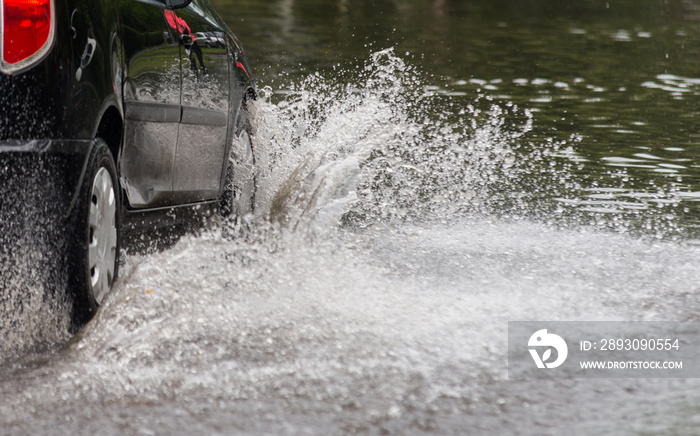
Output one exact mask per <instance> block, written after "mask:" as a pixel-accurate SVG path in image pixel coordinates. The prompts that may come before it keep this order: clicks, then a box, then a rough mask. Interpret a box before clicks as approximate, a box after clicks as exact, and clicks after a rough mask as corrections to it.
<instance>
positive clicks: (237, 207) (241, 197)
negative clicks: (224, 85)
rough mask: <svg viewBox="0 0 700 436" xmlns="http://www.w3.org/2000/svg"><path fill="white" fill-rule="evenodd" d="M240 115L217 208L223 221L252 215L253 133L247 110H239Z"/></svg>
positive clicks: (253, 177)
mask: <svg viewBox="0 0 700 436" xmlns="http://www.w3.org/2000/svg"><path fill="white" fill-rule="evenodd" d="M239 112H240V114H239V117H238V120H237V122H236V132H235V134H234V138H233V145H232V147H231V158H230V159H229V161H228V164H227V167H226V179H225V182H224V183H225V185H224V186H225V187H224V192H223V194H222V196H221V205H220V208H219V210H220V213H221V215H222V216H224V217H228V216H234V217H244V216H245V215H248V214H251V213H253V212H254V211H255V191H256V188H257V184H256V171H255V153H254V147H253V140H252V137H253V136H252V130H253V129H252V126H251V124H250V121H249V120H248V117H247V112H246V110H245V109H242V110H241V111H239Z"/></svg>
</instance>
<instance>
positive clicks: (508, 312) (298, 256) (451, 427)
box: [0, 0, 700, 435]
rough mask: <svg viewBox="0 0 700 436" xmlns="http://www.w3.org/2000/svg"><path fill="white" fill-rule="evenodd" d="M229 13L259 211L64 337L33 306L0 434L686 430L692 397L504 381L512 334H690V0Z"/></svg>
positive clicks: (11, 366) (447, 2) (313, 6)
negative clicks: (653, 330)
mask: <svg viewBox="0 0 700 436" xmlns="http://www.w3.org/2000/svg"><path fill="white" fill-rule="evenodd" d="M213 3H214V5H215V7H216V8H217V10H219V11H220V12H221V14H222V16H224V18H225V19H226V20H227V22H228V23H229V26H230V27H231V28H232V30H233V31H234V32H235V33H236V34H237V36H238V37H239V38H240V39H241V40H242V42H243V43H244V45H245V46H246V48H247V51H248V56H249V58H250V61H251V64H252V66H253V67H254V73H255V74H256V76H257V77H258V85H259V88H260V99H259V101H258V102H256V103H255V105H254V106H253V110H254V112H255V117H254V122H253V124H254V128H255V135H254V144H255V152H256V165H257V168H256V171H257V177H258V192H257V196H256V213H255V216H254V217H247V218H246V219H245V220H243V222H236V221H223V220H218V219H214V220H213V221H212V222H210V223H208V224H207V226H205V228H203V229H202V230H201V231H199V232H197V233H196V234H188V235H185V236H184V237H182V238H181V239H180V240H179V242H177V243H176V244H175V245H174V246H173V247H171V248H169V249H166V250H159V251H156V250H153V251H152V252H146V253H140V254H129V255H126V256H125V257H124V260H123V262H124V264H123V266H122V267H121V270H120V274H121V277H120V279H119V282H118V283H117V286H116V288H115V289H114V291H113V293H112V295H111V296H110V297H109V298H108V299H107V301H106V303H105V305H104V306H103V307H102V308H101V309H100V311H99V312H98V314H97V315H96V317H95V319H94V320H92V321H91V322H90V323H89V324H88V325H87V326H86V327H85V328H84V329H83V330H82V331H81V332H79V333H78V334H77V335H75V336H73V337H70V336H69V335H68V333H67V332H66V331H65V329H62V328H61V326H64V325H65V320H66V316H67V314H66V313H65V311H63V310H62V309H61V307H60V305H52V304H48V303H47V302H46V301H41V298H34V299H33V300H32V302H31V303H26V304H25V306H24V310H23V311H22V312H21V314H19V316H18V318H17V319H16V320H14V321H13V327H14V330H13V333H12V334H8V336H7V337H6V338H5V340H4V341H3V342H2V344H1V347H2V348H0V349H2V351H3V355H2V359H0V362H1V365H0V398H1V399H0V434H29V433H39V434H50V433H68V432H71V433H76V434H92V433H99V434H251V435H253V434H254V435H259V434H270V435H272V434H274V435H278V434H526V435H543V434H552V435H557V434H562V433H566V434H577V435H578V434H580V435H588V434H614V435H618V434H619V435H628V434H633V435H647V434H648V435H652V434H687V435H692V434H697V428H698V426H700V422H699V421H698V416H699V412H700V394H699V393H698V392H700V389H698V388H699V387H700V382H698V381H697V380H695V379H573V378H565V379H556V380H539V379H538V380H513V379H509V378H508V362H507V345H508V344H507V342H508V336H507V333H508V321H548V320H549V321H567V320H569V321H598V320H601V321H603V320H604V321H613V320H616V321H661V320H664V321H697V320H698V318H699V317H700V296H698V283H700V269H699V268H698V267H697V264H698V259H699V258H700V246H699V245H700V244H698V236H699V235H698V230H699V229H698V224H699V221H698V218H697V217H698V212H700V209H699V208H698V200H700V179H698V171H699V170H698V169H699V168H700V158H698V156H699V154H698V152H699V151H700V142H699V141H698V133H697V129H696V127H697V124H698V121H700V113H699V112H698V110H697V107H698V103H700V73H699V71H700V69H699V68H698V67H699V66H700V57H699V56H698V54H699V53H698V49H697V46H698V44H697V43H698V42H699V41H700V28H699V27H698V21H699V20H700V2H694V1H691V0H676V1H672V0H668V1H639V0H638V1H631V0H629V1H615V0H609V1H607V2H606V1H597V0H596V1H593V0H581V1H576V2H566V3H565V2H554V1H537V2H535V1H527V0H520V1H507V0H495V1H494V0H489V1H469V2H467V1H461V0H460V1H458V0H452V1H451V0H434V1H428V0H425V1H418V0H393V1H388V0H387V1H370V0H353V1H352V2H351V1H349V0H337V1H322V0H276V1H273V0H265V1H259V0H256V1H235V2H234V1H224V0H217V1H214V2H213ZM10 300H11V299H10ZM34 300H36V301H34ZM4 310H6V311H11V310H12V309H11V308H7V307H6V308H5V309H4ZM8 316H9V315H8Z"/></svg>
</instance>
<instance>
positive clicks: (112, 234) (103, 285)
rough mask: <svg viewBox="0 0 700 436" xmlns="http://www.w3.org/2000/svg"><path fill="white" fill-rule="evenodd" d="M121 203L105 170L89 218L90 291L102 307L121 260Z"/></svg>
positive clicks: (95, 182) (94, 189)
mask: <svg viewBox="0 0 700 436" xmlns="http://www.w3.org/2000/svg"><path fill="white" fill-rule="evenodd" d="M116 219H117V202H116V196H115V194H114V185H113V183H112V176H111V175H110V173H109V171H108V170H107V169H106V168H104V167H102V168H100V169H99V171H98V172H97V174H95V178H94V179H93V182H92V193H91V195H90V212H89V216H88V226H89V243H88V268H89V271H88V272H89V276H90V288H91V292H92V296H93V298H94V300H95V302H96V303H97V304H98V305H100V304H102V302H103V301H104V299H105V297H106V296H107V293H108V292H109V290H110V289H111V287H112V282H113V280H114V270H115V263H116V258H117V222H116Z"/></svg>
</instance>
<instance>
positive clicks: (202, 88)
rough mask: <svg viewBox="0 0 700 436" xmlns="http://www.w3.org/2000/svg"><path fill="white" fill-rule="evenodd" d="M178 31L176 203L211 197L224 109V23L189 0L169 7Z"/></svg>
mask: <svg viewBox="0 0 700 436" xmlns="http://www.w3.org/2000/svg"><path fill="white" fill-rule="evenodd" d="M172 14H173V15H174V16H175V20H176V22H177V25H178V29H179V32H180V37H179V40H180V56H181V65H182V98H181V104H182V118H181V121H180V126H179V135H178V144H177V152H176V156H175V165H174V168H173V195H174V198H175V201H176V202H177V203H190V202H197V201H202V200H210V199H214V198H216V197H217V196H218V195H219V192H220V188H221V181H222V178H223V174H224V170H225V161H226V153H227V151H228V150H227V146H226V138H227V126H228V119H229V117H228V112H229V77H230V74H229V53H228V50H227V48H226V33H225V32H226V27H225V24H223V22H222V21H221V20H220V19H219V18H218V16H216V14H215V12H214V11H213V9H212V8H211V6H210V5H209V4H208V3H207V2H206V1H203V0H194V1H192V3H190V5H189V6H187V7H186V8H183V9H178V10H176V11H172Z"/></svg>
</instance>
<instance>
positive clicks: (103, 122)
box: [93, 105, 124, 164]
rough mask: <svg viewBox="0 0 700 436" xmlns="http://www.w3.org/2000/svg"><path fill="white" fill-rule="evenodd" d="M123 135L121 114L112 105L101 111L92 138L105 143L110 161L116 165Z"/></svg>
mask: <svg viewBox="0 0 700 436" xmlns="http://www.w3.org/2000/svg"><path fill="white" fill-rule="evenodd" d="M123 135H124V120H123V118H122V115H121V112H120V111H119V109H117V107H116V106H114V105H109V106H107V108H106V109H105V110H104V111H103V113H102V117H101V118H100V122H99V123H98V125H97V128H96V129H95V134H94V135H93V137H94V138H102V139H103V140H104V141H105V142H106V143H107V147H108V148H109V151H110V152H111V153H112V159H114V163H115V164H116V163H117V162H118V161H119V151H120V149H121V145H122V137H123Z"/></svg>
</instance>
